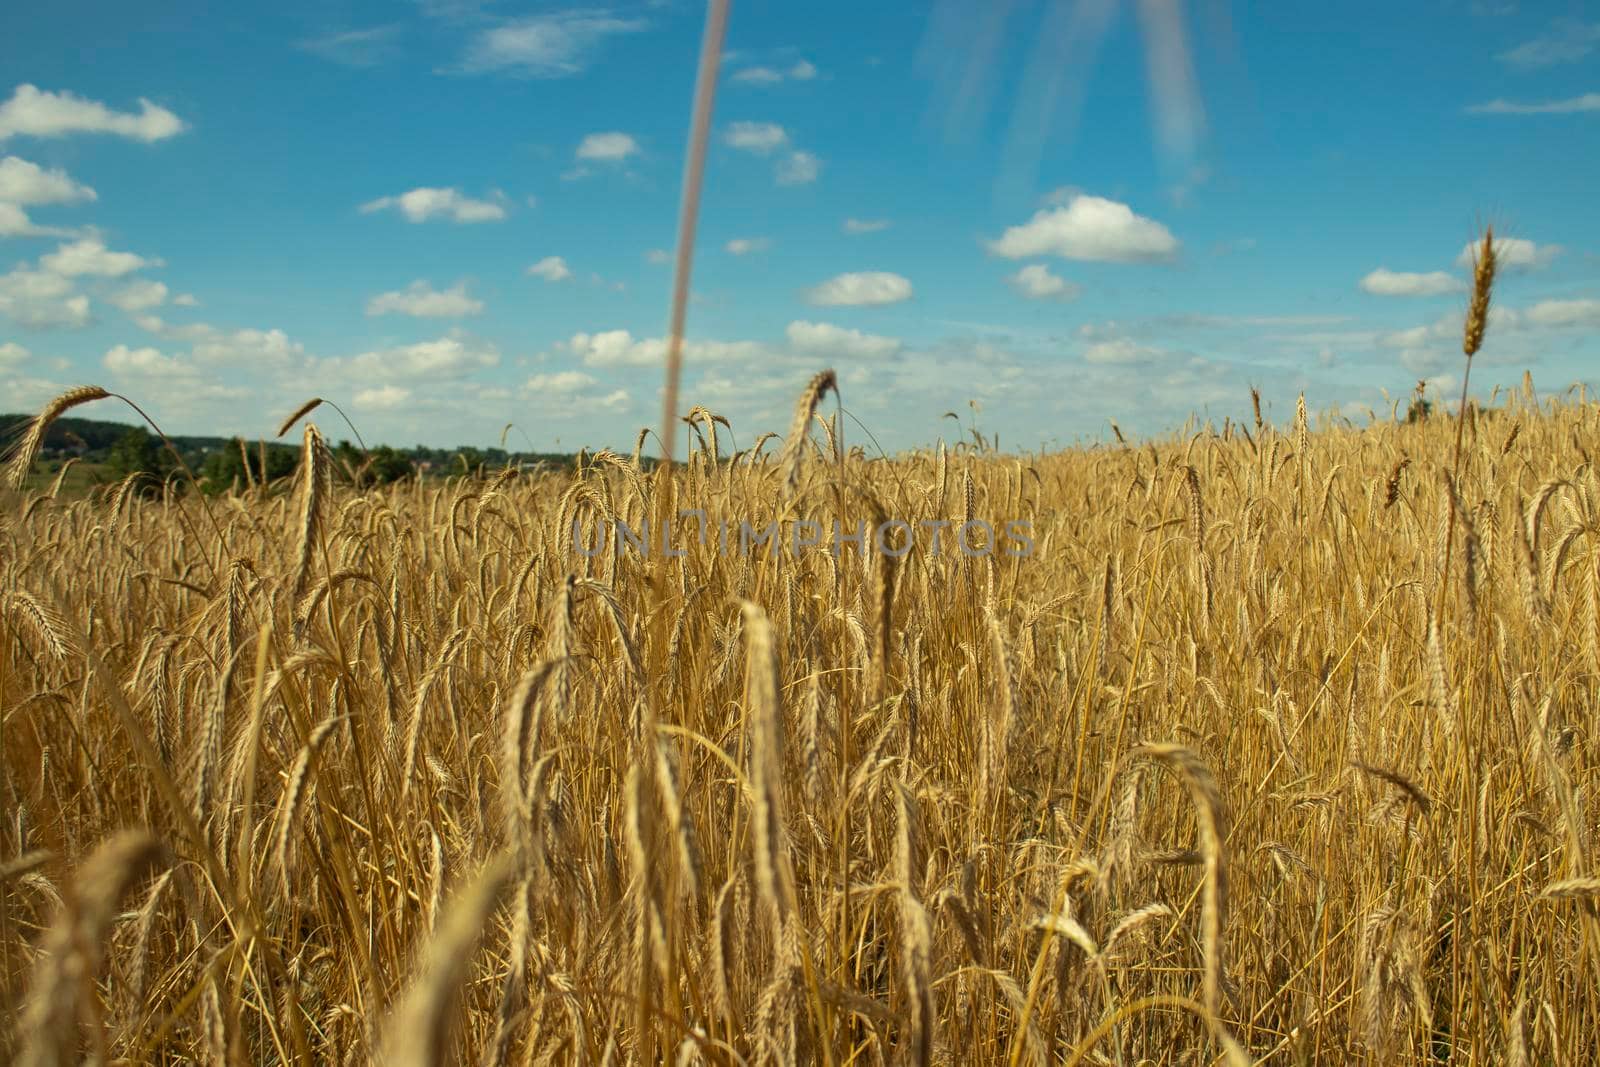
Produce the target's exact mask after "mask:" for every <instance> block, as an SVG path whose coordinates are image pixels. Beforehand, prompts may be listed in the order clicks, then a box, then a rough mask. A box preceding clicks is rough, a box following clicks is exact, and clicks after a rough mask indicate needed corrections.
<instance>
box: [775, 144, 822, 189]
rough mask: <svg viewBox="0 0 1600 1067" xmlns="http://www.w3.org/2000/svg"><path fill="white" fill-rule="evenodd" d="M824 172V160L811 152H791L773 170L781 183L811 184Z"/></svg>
mask: <svg viewBox="0 0 1600 1067" xmlns="http://www.w3.org/2000/svg"><path fill="white" fill-rule="evenodd" d="M821 173H822V160H820V159H818V158H817V157H816V156H814V155H812V154H811V153H810V152H790V153H789V155H788V156H787V157H785V158H784V159H783V161H782V162H780V163H779V164H778V166H777V169H776V170H775V171H774V172H773V174H774V177H775V178H776V179H777V182H778V184H779V185H809V184H811V183H812V182H814V181H816V180H817V175H819V174H821Z"/></svg>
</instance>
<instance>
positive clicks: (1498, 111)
mask: <svg viewBox="0 0 1600 1067" xmlns="http://www.w3.org/2000/svg"><path fill="white" fill-rule="evenodd" d="M1584 111H1600V93H1584V94H1583V95H1582V96H1573V97H1568V98H1567V99H1565V100H1544V101H1540V102H1538V103H1532V104H1519V103H1516V102H1514V101H1511V100H1505V99H1499V100H1490V101H1489V102H1488V103H1486V104H1473V105H1472V106H1471V107H1469V108H1467V114H1469V115H1572V114H1577V113H1579V112H1584Z"/></svg>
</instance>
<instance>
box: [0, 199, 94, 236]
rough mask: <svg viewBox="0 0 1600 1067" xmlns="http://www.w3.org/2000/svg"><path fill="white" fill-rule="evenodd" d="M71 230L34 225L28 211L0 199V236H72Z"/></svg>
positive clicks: (73, 234)
mask: <svg viewBox="0 0 1600 1067" xmlns="http://www.w3.org/2000/svg"><path fill="white" fill-rule="evenodd" d="M74 236H76V234H75V233H74V232H73V231H71V230H63V229H60V228H58V227H55V226H35V225H34V224H33V220H32V219H30V218H28V213H27V212H26V211H24V210H22V209H21V208H20V207H18V206H17V205H16V204H8V203H6V202H5V201H4V200H0V237H74Z"/></svg>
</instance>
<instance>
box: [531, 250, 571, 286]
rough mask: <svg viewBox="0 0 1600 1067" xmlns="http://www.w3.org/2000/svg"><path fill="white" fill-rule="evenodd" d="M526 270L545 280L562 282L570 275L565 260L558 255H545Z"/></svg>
mask: <svg viewBox="0 0 1600 1067" xmlns="http://www.w3.org/2000/svg"><path fill="white" fill-rule="evenodd" d="M527 272H528V273H529V274H531V275H534V276H536V277H539V278H543V279H544V280H545V281H547V282H564V281H566V280H567V279H568V278H570V277H572V271H571V270H570V269H569V268H568V267H567V261H566V260H565V259H562V258H561V257H560V256H545V257H544V258H543V259H541V260H540V261H539V262H537V263H535V264H534V265H533V266H531V267H529V268H528V271H527Z"/></svg>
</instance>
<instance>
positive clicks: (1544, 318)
mask: <svg viewBox="0 0 1600 1067" xmlns="http://www.w3.org/2000/svg"><path fill="white" fill-rule="evenodd" d="M1527 318H1528V321H1529V322H1532V323H1534V324H1535V325H1538V326H1552V327H1566V326H1584V327H1588V328H1591V329H1594V328H1600V300H1542V301H1540V302H1539V303H1537V304H1535V305H1533V306H1532V307H1531V308H1529V309H1528V310H1527Z"/></svg>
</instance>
